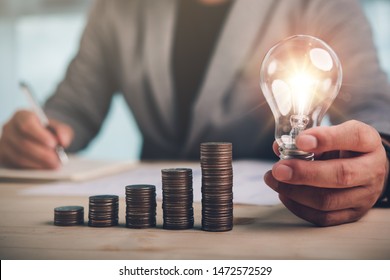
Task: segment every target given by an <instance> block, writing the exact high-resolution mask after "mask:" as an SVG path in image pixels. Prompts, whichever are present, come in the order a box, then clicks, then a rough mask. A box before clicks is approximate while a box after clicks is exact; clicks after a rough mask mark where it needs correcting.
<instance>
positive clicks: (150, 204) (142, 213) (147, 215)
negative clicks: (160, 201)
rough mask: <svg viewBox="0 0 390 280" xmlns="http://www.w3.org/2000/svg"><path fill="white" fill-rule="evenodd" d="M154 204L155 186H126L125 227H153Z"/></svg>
mask: <svg viewBox="0 0 390 280" xmlns="http://www.w3.org/2000/svg"><path fill="white" fill-rule="evenodd" d="M156 206H157V203H156V186H154V185H129V186H126V227H128V228H149V227H155V226H156Z"/></svg>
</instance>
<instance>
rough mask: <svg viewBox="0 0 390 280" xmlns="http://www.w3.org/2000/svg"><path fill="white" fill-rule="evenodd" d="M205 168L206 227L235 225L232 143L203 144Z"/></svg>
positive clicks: (203, 179) (209, 229)
mask: <svg viewBox="0 0 390 280" xmlns="http://www.w3.org/2000/svg"><path fill="white" fill-rule="evenodd" d="M200 164H201V171H202V187H201V191H202V230H205V231H216V232H217V231H228V230H231V229H232V228H233V167H232V144H231V143H226V142H208V143H201V145H200Z"/></svg>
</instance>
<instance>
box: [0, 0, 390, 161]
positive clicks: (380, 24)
mask: <svg viewBox="0 0 390 280" xmlns="http://www.w3.org/2000/svg"><path fill="white" fill-rule="evenodd" d="M107 1H110V0H107ZM360 2H361V3H362V5H363V8H364V10H365V12H366V14H367V16H368V18H369V20H370V22H371V25H372V28H373V31H374V40H375V43H376V46H377V48H378V52H379V57H380V60H381V63H382V67H383V68H384V69H385V70H386V71H387V73H388V75H389V77H390V18H389V16H390V0H360ZM91 3H92V0H0V126H2V125H3V124H4V122H6V121H7V120H8V119H9V118H10V117H11V116H12V114H13V113H14V111H16V110H17V109H21V108H28V104H27V101H26V100H25V97H24V96H23V95H22V94H21V92H20V90H19V88H18V83H19V81H20V80H24V81H26V82H27V83H28V84H30V85H31V87H32V89H33V91H34V93H35V95H36V97H37V98H38V99H39V101H40V102H41V103H43V102H44V101H45V99H46V98H47V97H48V96H49V95H51V94H52V93H53V92H54V91H55V88H56V86H57V84H58V83H59V82H60V81H61V79H62V78H63V76H64V74H65V71H66V67H67V65H68V63H69V61H70V60H71V59H72V57H73V56H74V55H75V53H76V51H77V48H78V44H79V39H80V36H81V32H82V30H83V27H84V24H85V21H86V14H87V12H88V8H89V6H90V4H91ZM141 145H142V136H141V134H140V132H139V130H138V127H137V124H136V123H135V121H134V118H133V116H132V114H131V111H130V110H129V108H128V107H127V106H126V104H125V103H124V100H123V98H122V97H121V96H119V95H117V96H115V98H114V100H113V102H112V104H111V109H110V112H109V115H108V118H107V119H106V121H105V123H104V126H103V128H102V130H101V132H100V133H99V135H98V137H97V138H96V139H95V140H94V141H93V143H91V145H90V146H89V147H88V148H87V149H86V150H85V151H83V152H82V154H83V155H85V156H88V157H91V158H105V159H138V158H139V156H140V148H141ZM112 147H115V149H113V148H112Z"/></svg>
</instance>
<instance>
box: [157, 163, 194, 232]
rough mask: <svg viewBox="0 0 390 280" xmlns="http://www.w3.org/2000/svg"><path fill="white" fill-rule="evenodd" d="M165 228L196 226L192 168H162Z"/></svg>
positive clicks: (176, 228) (178, 228)
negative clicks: (193, 205)
mask: <svg viewBox="0 0 390 280" xmlns="http://www.w3.org/2000/svg"><path fill="white" fill-rule="evenodd" d="M161 177H162V192H163V195H162V198H163V203H162V209H163V228H164V229H168V230H181V229H189V228H192V227H193V226H194V209H193V207H192V203H193V188H192V169H190V168H168V169H162V170H161Z"/></svg>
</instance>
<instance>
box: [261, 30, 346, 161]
mask: <svg viewBox="0 0 390 280" xmlns="http://www.w3.org/2000/svg"><path fill="white" fill-rule="evenodd" d="M341 81H342V69H341V64H340V61H339V59H338V57H337V55H336V53H335V52H334V51H333V50H332V49H331V48H330V47H329V46H328V45H327V44H326V43H325V42H323V41H322V40H320V39H318V38H315V37H312V36H308V35H296V36H292V37H289V38H287V39H285V40H283V41H281V42H279V43H278V44H276V45H275V46H273V47H272V48H271V49H270V50H269V51H268V53H267V54H266V56H265V58H264V60H263V63H262V65H261V71H260V86H261V89H262V91H263V94H264V96H265V99H266V101H267V102H268V105H269V106H270V108H271V110H272V113H273V115H274V118H275V140H276V142H277V143H278V145H279V151H280V158H281V159H291V158H298V159H305V160H313V159H314V155H313V153H308V152H305V151H300V150H299V149H297V147H296V145H295V140H296V137H297V136H298V134H299V133H300V132H301V131H303V130H305V129H308V128H310V127H315V126H319V125H320V124H321V121H322V119H323V117H324V116H325V113H326V111H327V110H328V109H329V107H330V105H331V104H332V102H333V100H334V99H335V97H336V96H337V94H338V92H339V90H340V87H341Z"/></svg>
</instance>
